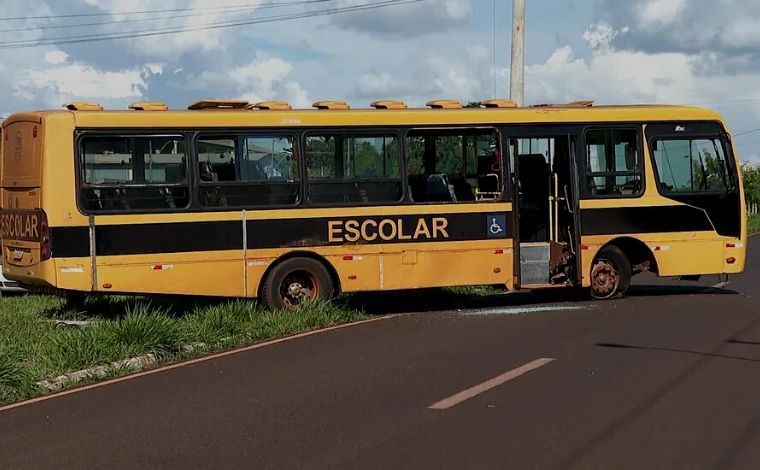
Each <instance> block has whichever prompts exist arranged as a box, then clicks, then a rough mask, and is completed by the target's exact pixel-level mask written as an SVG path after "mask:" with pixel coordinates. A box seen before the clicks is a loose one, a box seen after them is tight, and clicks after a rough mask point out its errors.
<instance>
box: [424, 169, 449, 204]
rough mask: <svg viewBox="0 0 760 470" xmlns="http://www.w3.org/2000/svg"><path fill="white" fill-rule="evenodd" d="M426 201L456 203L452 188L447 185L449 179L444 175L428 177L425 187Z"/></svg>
mask: <svg viewBox="0 0 760 470" xmlns="http://www.w3.org/2000/svg"><path fill="white" fill-rule="evenodd" d="M426 189H427V191H426V193H427V194H426V195H427V197H426V199H425V200H426V201H428V202H456V200H457V198H456V194H454V187H453V186H452V185H451V184H449V177H448V176H446V174H445V173H438V174H433V175H428V177H427V187H426Z"/></svg>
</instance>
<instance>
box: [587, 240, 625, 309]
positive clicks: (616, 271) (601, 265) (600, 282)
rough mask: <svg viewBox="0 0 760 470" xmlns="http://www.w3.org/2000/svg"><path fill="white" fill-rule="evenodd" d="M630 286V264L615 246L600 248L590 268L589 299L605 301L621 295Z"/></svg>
mask: <svg viewBox="0 0 760 470" xmlns="http://www.w3.org/2000/svg"><path fill="white" fill-rule="evenodd" d="M630 285H631V262H630V261H629V260H628V257H627V256H626V255H625V253H623V251H622V250H621V249H620V248H618V247H616V246H606V247H604V248H602V250H601V251H600V252H599V254H598V255H597V256H596V258H595V259H594V263H593V264H592V266H591V297H593V298H595V299H599V300H606V299H610V298H612V297H615V296H618V295H623V294H625V292H626V291H627V290H628V287H630Z"/></svg>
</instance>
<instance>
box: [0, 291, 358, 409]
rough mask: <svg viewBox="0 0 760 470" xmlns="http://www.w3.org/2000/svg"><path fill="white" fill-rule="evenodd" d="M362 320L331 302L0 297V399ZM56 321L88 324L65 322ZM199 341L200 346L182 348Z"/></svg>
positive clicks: (1, 401)
mask: <svg viewBox="0 0 760 470" xmlns="http://www.w3.org/2000/svg"><path fill="white" fill-rule="evenodd" d="M365 318H367V317H366V316H365V315H363V314H361V313H359V312H358V311H356V310H351V309H348V308H344V307H340V306H336V305H332V304H314V305H310V306H307V307H304V308H302V309H300V310H297V311H282V312H269V311H266V310H264V309H262V308H261V307H259V306H257V305H256V304H255V303H254V302H251V301H232V302H224V303H219V302H216V303H214V302H210V301H205V302H204V301H200V300H190V301H188V300H176V299H173V300H172V299H169V300H160V301H155V300H154V301H150V300H147V299H140V298H127V297H108V298H96V299H90V300H88V302H87V303H86V304H85V307H84V309H83V310H70V309H68V308H67V307H66V305H65V303H64V302H63V301H62V300H60V299H57V298H54V297H47V296H37V295H28V296H16V297H1V298H0V405H2V404H7V403H12V402H15V401H19V400H23V399H27V398H31V397H35V396H38V395H42V394H44V393H45V390H42V389H41V388H40V387H39V386H37V385H36V383H37V382H39V381H42V380H45V379H49V378H53V377H56V376H59V375H62V374H65V373H67V372H73V371H76V370H81V369H87V368H90V367H94V366H99V365H108V364H110V363H112V362H114V361H118V360H120V359H126V358H129V357H135V356H140V355H143V354H148V353H152V354H155V355H156V356H157V358H158V360H159V363H161V364H165V363H168V362H173V361H177V360H182V359H187V358H190V357H193V356H199V355H203V354H207V353H209V352H215V351H221V350H226V349H230V348H233V347H237V346H243V345H247V344H252V343H256V342H259V341H264V340H268V339H273V338H279V337H283V336H287V335H291V334H296V333H300V332H304V331H309V330H314V329H318V328H324V327H329V326H334V325H339V324H343V323H348V322H352V321H357V320H362V319H365ZM56 319H67V320H92V321H93V323H91V325H90V326H86V327H71V326H68V327H67V326H60V325H57V324H56V323H55V321H53V320H56ZM198 343H204V344H205V346H203V347H195V348H191V349H188V348H186V346H187V345H197V344H198ZM121 373H123V372H121ZM118 374H119V372H117V371H115V372H114V373H113V374H111V376H113V375H118ZM79 385H81V384H79Z"/></svg>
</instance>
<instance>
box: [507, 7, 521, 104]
mask: <svg viewBox="0 0 760 470" xmlns="http://www.w3.org/2000/svg"><path fill="white" fill-rule="evenodd" d="M509 98H510V99H511V100H512V101H514V102H515V103H517V106H524V105H525V0H512V70H511V75H510V81H509Z"/></svg>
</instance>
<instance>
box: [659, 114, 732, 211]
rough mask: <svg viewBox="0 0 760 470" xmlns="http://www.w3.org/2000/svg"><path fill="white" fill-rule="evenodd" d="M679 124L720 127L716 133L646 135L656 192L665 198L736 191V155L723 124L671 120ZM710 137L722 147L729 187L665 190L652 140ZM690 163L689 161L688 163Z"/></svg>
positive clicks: (674, 123) (707, 138)
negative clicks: (703, 189) (700, 189)
mask: <svg viewBox="0 0 760 470" xmlns="http://www.w3.org/2000/svg"><path fill="white" fill-rule="evenodd" d="M651 124H654V125H667V124H671V123H670V122H657V123H651ZM680 124H686V125H693V124H712V125H716V126H718V127H719V128H720V130H719V132H718V133H710V132H696V133H686V132H684V133H682V134H678V133H676V132H673V133H658V134H656V135H654V136H652V137H649V135H647V146H648V150H649V155H650V158H651V162H652V171H653V174H654V179H655V183H656V184H655V186H656V187H657V193H658V194H659V195H660V196H662V197H666V198H670V197H673V196H676V197H678V196H705V195H708V196H709V195H721V194H731V193H734V192H737V191H738V187H739V186H738V183H739V181H738V172H737V168H736V157H735V156H734V152H733V146H732V145H731V137H730V135H729V134H728V133H727V132H726V130H725V129H724V128H723V126H722V125H721V124H720V123H719V122H718V121H690V122H681V123H677V122H673V123H672V125H673V126H677V125H680ZM712 139H718V140H719V141H720V143H721V146H722V148H723V156H724V157H725V159H726V171H727V175H726V177H727V178H728V179H729V182H730V187H729V188H726V189H710V190H706V191H665V190H664V189H663V188H662V180H661V179H660V169H659V168H658V167H657V160H656V157H655V153H654V142H655V141H656V140H659V141H662V140H689V141H693V140H712ZM690 164H691V163H690Z"/></svg>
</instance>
